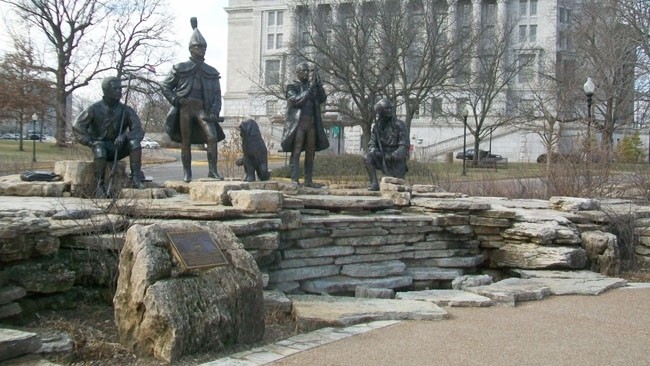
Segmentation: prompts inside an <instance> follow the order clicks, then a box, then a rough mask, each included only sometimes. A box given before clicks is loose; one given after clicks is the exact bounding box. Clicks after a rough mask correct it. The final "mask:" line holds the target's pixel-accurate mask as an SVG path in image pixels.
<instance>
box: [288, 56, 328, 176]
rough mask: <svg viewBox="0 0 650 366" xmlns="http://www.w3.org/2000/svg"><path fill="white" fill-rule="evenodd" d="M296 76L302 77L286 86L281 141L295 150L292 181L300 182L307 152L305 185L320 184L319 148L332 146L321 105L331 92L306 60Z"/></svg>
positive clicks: (301, 64) (292, 152) (297, 70)
mask: <svg viewBox="0 0 650 366" xmlns="http://www.w3.org/2000/svg"><path fill="white" fill-rule="evenodd" d="M310 73H311V75H312V77H311V78H310ZM296 76H297V77H298V80H296V81H294V82H293V83H291V84H289V85H287V89H286V97H287V114H286V120H285V125H284V132H283V135H282V141H281V142H280V144H281V146H282V151H285V152H291V158H290V164H291V183H292V184H293V185H294V186H299V185H300V182H299V179H298V176H299V167H298V165H299V163H300V154H301V153H302V152H303V151H304V152H305V171H304V173H305V181H304V185H305V186H306V187H317V186H318V185H316V184H314V182H313V180H312V177H313V169H314V157H315V155H316V151H321V150H324V149H327V148H328V147H329V141H328V140H327V134H326V133H325V129H324V128H323V120H322V117H321V105H322V104H323V103H325V101H326V100H327V95H326V94H325V89H324V88H323V85H322V83H321V80H320V77H319V76H318V73H317V72H315V71H313V70H310V68H309V64H307V63H306V62H303V63H300V64H299V65H298V66H297V67H296Z"/></svg>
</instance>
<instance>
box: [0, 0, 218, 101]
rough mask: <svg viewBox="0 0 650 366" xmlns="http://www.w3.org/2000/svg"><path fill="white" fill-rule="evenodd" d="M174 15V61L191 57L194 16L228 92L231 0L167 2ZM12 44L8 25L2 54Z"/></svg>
mask: <svg viewBox="0 0 650 366" xmlns="http://www.w3.org/2000/svg"><path fill="white" fill-rule="evenodd" d="M167 1H168V3H169V6H170V9H171V12H172V13H174V14H175V15H176V18H175V19H174V20H172V22H173V29H174V37H173V38H174V40H175V41H176V42H177V43H178V45H177V46H176V47H175V49H174V52H175V61H174V62H181V61H185V60H187V58H188V57H189V51H188V44H189V41H190V37H191V35H192V27H191V25H190V18H191V17H193V16H195V17H197V20H198V29H199V31H200V32H201V34H202V35H203V37H204V38H205V40H206V41H207V43H208V48H207V52H206V55H205V58H206V60H205V61H206V63H207V64H209V65H211V66H213V67H215V68H216V69H217V70H219V72H220V73H221V89H222V92H225V90H226V83H227V75H226V51H227V49H228V48H227V42H228V16H227V14H226V11H225V10H224V7H226V6H228V0H167ZM0 14H8V12H7V5H6V4H4V3H1V2H0ZM0 21H1V22H2V23H5V22H12V21H15V20H11V19H9V18H7V17H6V16H0ZM10 46H11V43H10V41H9V39H8V38H7V36H6V32H5V26H4V24H2V25H1V26H0V55H2V54H4V52H5V51H6V50H7V49H9V48H10ZM170 68H171V65H166V66H161V67H160V68H158V69H156V73H157V76H156V78H158V79H162V78H163V77H164V76H165V75H166V74H167V73H168V72H169V71H170Z"/></svg>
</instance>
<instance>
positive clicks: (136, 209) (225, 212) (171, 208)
mask: <svg viewBox="0 0 650 366" xmlns="http://www.w3.org/2000/svg"><path fill="white" fill-rule="evenodd" d="M115 206H116V207H119V208H120V212H122V213H123V214H126V215H129V216H134V217H147V218H160V219H190V220H215V219H224V218H235V217H241V216H242V214H243V212H242V210H240V209H237V208H233V207H229V206H222V205H218V204H215V203H212V202H210V203H207V204H206V203H203V204H202V203H196V202H187V201H184V202H183V203H182V204H179V202H177V201H176V200H173V199H167V200H150V201H145V202H138V204H133V202H131V204H128V202H123V201H121V200H118V203H116V205H115Z"/></svg>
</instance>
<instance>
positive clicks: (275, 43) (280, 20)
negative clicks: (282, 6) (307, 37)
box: [266, 11, 284, 50]
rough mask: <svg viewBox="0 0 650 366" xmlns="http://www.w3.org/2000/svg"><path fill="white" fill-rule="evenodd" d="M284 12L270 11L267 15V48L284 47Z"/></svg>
mask: <svg viewBox="0 0 650 366" xmlns="http://www.w3.org/2000/svg"><path fill="white" fill-rule="evenodd" d="M283 27H284V12H283V11H269V12H268V13H267V17H266V49H267V50H276V49H279V48H282V47H283Z"/></svg>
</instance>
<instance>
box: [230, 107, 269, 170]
mask: <svg viewBox="0 0 650 366" xmlns="http://www.w3.org/2000/svg"><path fill="white" fill-rule="evenodd" d="M239 135H240V136H241V147H242V151H243V152H244V157H243V158H241V159H237V165H238V166H242V165H243V166H244V172H245V173H246V176H245V177H244V181H246V182H254V181H255V173H257V178H259V180H261V181H265V180H269V178H270V177H271V175H270V174H269V164H268V162H269V156H268V150H267V149H266V144H265V143H264V140H263V139H262V134H261V133H260V128H259V126H258V125H257V122H255V120H253V119H248V120H246V121H244V122H242V123H240V124H239Z"/></svg>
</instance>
